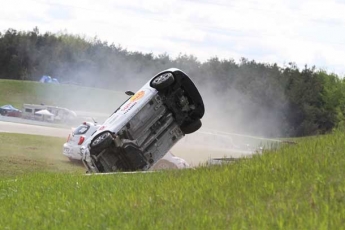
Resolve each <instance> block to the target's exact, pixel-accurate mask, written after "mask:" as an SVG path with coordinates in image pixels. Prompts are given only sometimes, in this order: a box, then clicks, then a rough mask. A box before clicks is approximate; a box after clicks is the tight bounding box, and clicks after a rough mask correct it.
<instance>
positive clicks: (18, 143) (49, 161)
mask: <svg viewBox="0 0 345 230" xmlns="http://www.w3.org/2000/svg"><path fill="white" fill-rule="evenodd" d="M65 141H66V139H65V138H56V137H46V136H35V135H26V134H7V133H0V143H1V148H0V175H1V177H2V178H4V177H10V178H13V177H14V176H17V175H22V174H30V173H33V172H35V173H36V172H74V171H80V172H81V169H83V168H82V167H81V166H79V167H78V165H76V164H74V163H72V162H70V161H69V160H68V159H67V158H66V157H65V156H63V155H62V145H63V143H64V142H65Z"/></svg>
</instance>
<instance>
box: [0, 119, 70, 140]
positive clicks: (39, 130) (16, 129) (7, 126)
mask: <svg viewBox="0 0 345 230" xmlns="http://www.w3.org/2000/svg"><path fill="white" fill-rule="evenodd" d="M0 132H6V133H22V134H32V135H44V136H52V137H66V138H67V136H68V134H69V133H70V132H71V129H67V128H55V127H49V126H40V125H30V124H21V123H14V122H4V121H0Z"/></svg>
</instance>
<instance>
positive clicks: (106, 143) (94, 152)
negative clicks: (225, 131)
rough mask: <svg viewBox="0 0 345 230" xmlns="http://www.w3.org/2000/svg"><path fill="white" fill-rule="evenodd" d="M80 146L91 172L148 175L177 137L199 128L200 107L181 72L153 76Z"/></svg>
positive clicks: (200, 99)
mask: <svg viewBox="0 0 345 230" xmlns="http://www.w3.org/2000/svg"><path fill="white" fill-rule="evenodd" d="M127 94H129V95H131V97H130V98H129V99H128V100H126V101H125V102H124V103H123V104H122V105H121V106H120V107H119V108H118V109H117V110H116V111H115V112H114V113H113V114H112V115H111V116H110V117H109V118H108V119H107V120H106V121H105V122H104V123H103V125H102V126H101V127H99V128H98V130H97V131H96V132H95V133H94V134H93V135H92V136H91V137H90V138H88V139H87V140H86V142H85V143H84V144H83V146H82V147H81V153H82V161H83V163H84V165H85V167H86V168H87V172H90V173H106V172H118V171H122V172H128V171H146V170H148V169H150V168H151V166H153V165H154V164H155V163H156V162H157V161H159V160H160V159H161V158H162V157H163V156H164V155H165V154H166V153H167V152H168V151H169V150H170V149H171V148H172V147H173V146H174V145H175V144H176V143H177V142H178V141H179V140H180V139H181V138H183V136H184V135H186V134H191V133H193V132H195V131H197V130H198V129H199V128H200V127H201V125H202V124H201V118H202V117H203V115H204V111H205V109H204V103H203V100H202V98H201V96H200V93H199V91H198V90H197V88H196V87H195V85H194V83H193V82H192V80H191V79H190V78H189V77H188V76H187V75H186V74H185V73H184V72H182V71H181V70H179V69H175V68H172V69H168V70H165V71H163V72H160V73H159V74H157V75H156V76H154V77H153V78H151V79H150V80H149V81H148V82H147V83H146V84H145V85H144V86H143V87H142V88H141V89H140V90H139V91H137V93H135V94H134V93H131V92H129V93H128V92H127Z"/></svg>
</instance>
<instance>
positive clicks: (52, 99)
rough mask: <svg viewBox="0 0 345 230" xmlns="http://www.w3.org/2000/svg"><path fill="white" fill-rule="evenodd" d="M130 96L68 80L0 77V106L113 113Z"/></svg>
mask: <svg viewBox="0 0 345 230" xmlns="http://www.w3.org/2000/svg"><path fill="white" fill-rule="evenodd" d="M126 98H127V96H126V95H125V94H124V93H122V92H117V91H111V90H105V89H97V88H89V87H82V86H76V85H67V84H43V83H40V82H33V81H16V80H4V79H0V106H2V105H5V104H12V105H13V106H14V107H16V108H19V109H22V107H23V103H26V104H41V103H43V104H47V105H53V106H60V107H66V108H69V109H72V110H82V111H98V112H103V113H107V114H108V113H111V112H113V110H114V109H115V108H116V107H117V106H118V105H120V104H121V103H122V102H123V101H124V100H125V99H126Z"/></svg>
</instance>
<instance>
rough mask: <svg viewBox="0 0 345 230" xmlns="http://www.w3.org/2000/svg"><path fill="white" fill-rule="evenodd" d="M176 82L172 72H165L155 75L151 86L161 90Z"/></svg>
mask: <svg viewBox="0 0 345 230" xmlns="http://www.w3.org/2000/svg"><path fill="white" fill-rule="evenodd" d="M174 82H175V78H174V76H173V75H172V73H163V74H161V75H159V76H157V77H155V78H154V79H153V80H152V82H151V87H152V88H155V89H156V90H158V91H160V90H163V89H166V88H167V87H169V86H170V85H172V84H173V83H174Z"/></svg>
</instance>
